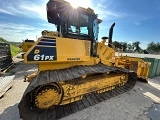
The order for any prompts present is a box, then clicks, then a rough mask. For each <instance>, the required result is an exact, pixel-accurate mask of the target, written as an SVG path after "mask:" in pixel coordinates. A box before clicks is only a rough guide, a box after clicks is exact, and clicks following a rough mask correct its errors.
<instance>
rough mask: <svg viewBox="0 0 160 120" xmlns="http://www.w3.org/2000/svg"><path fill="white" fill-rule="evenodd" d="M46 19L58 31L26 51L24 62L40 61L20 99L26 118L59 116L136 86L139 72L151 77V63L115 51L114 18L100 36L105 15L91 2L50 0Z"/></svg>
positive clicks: (44, 34) (45, 33)
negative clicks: (88, 5) (79, 4)
mask: <svg viewBox="0 0 160 120" xmlns="http://www.w3.org/2000/svg"><path fill="white" fill-rule="evenodd" d="M47 19H48V22H49V23H52V24H55V25H56V27H57V31H56V32H52V31H46V30H45V31H42V36H41V37H40V38H38V40H37V42H36V43H35V44H34V45H33V46H32V47H31V48H30V49H29V50H28V51H27V52H26V53H25V54H24V62H25V63H29V64H32V63H34V64H35V63H37V64H38V73H36V74H35V75H34V77H33V78H32V79H30V83H29V85H28V87H27V89H26V91H25V92H24V95H23V97H22V99H21V101H20V103H19V106H18V107H19V112H20V117H21V118H22V119H24V120H44V119H47V120H55V119H59V118H62V117H64V116H67V115H69V114H72V113H74V112H77V111H79V110H82V109H84V108H87V107H89V106H92V105H94V104H97V103H99V102H101V101H104V100H107V99H109V98H111V97H114V96H116V95H119V94H121V93H124V92H126V91H128V90H130V89H132V88H133V87H134V86H135V84H136V81H137V78H141V79H143V80H146V81H147V76H148V70H149V63H146V62H144V61H143V60H141V59H138V58H131V57H127V56H115V50H114V47H113V45H112V34H113V27H114V26H115V23H113V24H112V26H111V28H110V30H109V37H102V41H101V42H98V32H99V31H98V30H99V27H98V26H99V24H100V23H101V22H102V20H100V19H98V16H97V14H95V13H94V10H92V9H91V8H87V9H85V8H82V7H78V8H76V9H75V8H72V6H71V5H70V4H69V3H68V2H66V1H63V0H50V1H49V2H48V3H47ZM107 40H108V45H106V41H107Z"/></svg>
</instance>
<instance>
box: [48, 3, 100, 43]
mask: <svg viewBox="0 0 160 120" xmlns="http://www.w3.org/2000/svg"><path fill="white" fill-rule="evenodd" d="M47 18H48V22H49V23H52V24H55V25H56V27H57V31H58V32H59V33H61V34H62V35H63V37H65V38H73V39H82V40H90V41H91V44H92V43H93V41H94V40H98V24H99V23H101V20H100V19H98V18H97V15H96V14H95V13H94V11H93V10H92V9H91V8H87V9H85V8H82V7H78V8H73V7H72V6H71V5H70V4H69V3H68V2H66V1H61V0H59V1H57V0H50V1H49V2H48V3H47Z"/></svg>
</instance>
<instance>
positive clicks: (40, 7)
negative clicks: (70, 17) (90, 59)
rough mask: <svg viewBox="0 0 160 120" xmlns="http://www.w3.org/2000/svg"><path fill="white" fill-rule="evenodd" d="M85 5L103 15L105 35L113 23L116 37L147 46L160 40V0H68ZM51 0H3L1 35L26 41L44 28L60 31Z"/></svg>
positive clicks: (101, 28)
mask: <svg viewBox="0 0 160 120" xmlns="http://www.w3.org/2000/svg"><path fill="white" fill-rule="evenodd" d="M67 1H69V2H70V3H72V4H73V3H77V4H79V6H82V7H85V8H87V7H90V8H92V9H94V12H95V13H96V14H98V17H99V18H100V19H102V23H101V24H100V29H99V41H101V37H103V36H108V31H109V28H110V26H111V24H112V23H114V22H115V23H116V25H115V27H114V33H113V40H114V41H119V42H127V43H132V42H135V41H139V42H140V43H141V44H140V47H142V48H143V49H145V48H146V47H147V44H149V43H150V42H152V41H153V42H160V1H159V0H67ZM47 2H48V0H35V1H33V0H0V37H3V38H4V39H6V40H9V41H15V42H22V39H23V40H24V39H26V38H28V39H33V40H36V38H37V37H40V36H41V31H43V30H49V31H56V28H55V25H53V24H50V23H48V22H47V16H46V3H47Z"/></svg>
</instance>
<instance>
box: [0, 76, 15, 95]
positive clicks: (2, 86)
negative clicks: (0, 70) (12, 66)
mask: <svg viewBox="0 0 160 120" xmlns="http://www.w3.org/2000/svg"><path fill="white" fill-rule="evenodd" d="M14 77H15V75H12V76H5V77H0V98H1V97H2V96H3V95H4V94H5V92H6V91H7V90H8V89H10V88H11V87H12V80H13V78H14Z"/></svg>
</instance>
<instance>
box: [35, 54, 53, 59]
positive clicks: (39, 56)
mask: <svg viewBox="0 0 160 120" xmlns="http://www.w3.org/2000/svg"><path fill="white" fill-rule="evenodd" d="M34 60H54V56H47V55H39V54H37V55H35V56H34Z"/></svg>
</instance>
